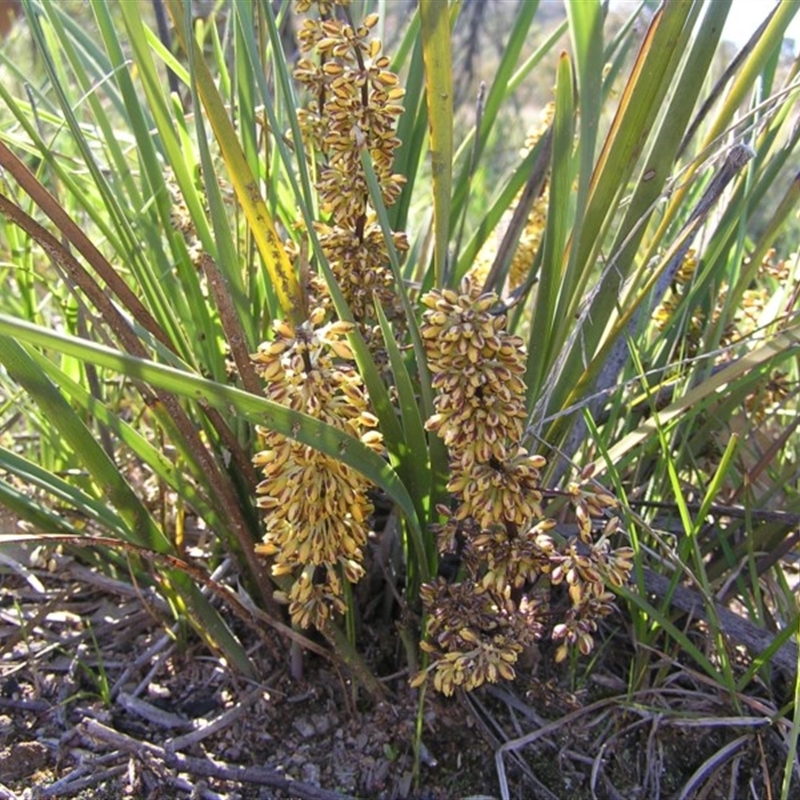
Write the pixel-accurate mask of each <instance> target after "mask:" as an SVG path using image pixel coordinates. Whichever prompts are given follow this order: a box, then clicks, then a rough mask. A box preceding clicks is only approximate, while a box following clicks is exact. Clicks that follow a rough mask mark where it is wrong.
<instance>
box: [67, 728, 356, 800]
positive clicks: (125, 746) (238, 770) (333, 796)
mask: <svg viewBox="0 0 800 800" xmlns="http://www.w3.org/2000/svg"><path fill="white" fill-rule="evenodd" d="M78 729H79V730H80V731H81V732H82V733H84V734H86V735H87V736H89V737H91V738H92V739H96V740H99V741H102V742H105V743H106V744H110V745H111V746H112V747H116V748H119V749H120V750H125V751H126V752H128V753H131V754H132V755H134V756H135V757H136V758H138V759H139V760H141V761H145V762H146V763H152V762H153V761H154V760H155V761H160V762H162V763H163V764H164V766H166V767H169V768H171V769H178V770H180V771H182V772H187V773H189V774H190V775H194V776H199V777H203V778H217V779H218V780H223V781H238V782H240V783H252V784H255V785H257V786H270V787H272V788H274V789H283V790H284V791H287V792H289V793H290V794H291V795H292V796H293V797H298V798H301V800H354V798H352V797H351V796H350V795H343V794H339V793H338V792H332V791H329V790H328V789H320V788H318V787H316V786H311V785H310V784H308V783H303V782H301V781H295V780H292V779H291V778H288V777H287V776H286V775H284V774H283V773H282V772H279V771H277V770H274V769H267V768H265V767H240V766H237V765H235V764H226V763H225V762H222V761H212V760H211V759H210V758H191V757H189V756H184V755H182V754H180V753H175V752H169V751H168V750H167V749H165V748H163V747H159V746H158V745H155V744H151V743H149V742H142V741H140V740H138V739H134V738H133V737H131V736H127V735H126V734H124V733H120V732H119V731H115V730H114V729H113V728H109V727H108V726H106V725H103V724H102V723H100V722H98V721H97V720H94V719H84V720H83V722H81V724H80V725H79V726H78Z"/></svg>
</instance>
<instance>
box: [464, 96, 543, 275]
mask: <svg viewBox="0 0 800 800" xmlns="http://www.w3.org/2000/svg"><path fill="white" fill-rule="evenodd" d="M554 113H555V104H554V103H548V104H547V105H546V106H545V108H544V109H543V111H542V113H541V115H540V119H539V121H538V123H537V125H536V126H535V127H534V128H533V129H532V130H531V131H530V132H529V133H528V135H527V136H526V137H525V144H524V146H523V147H522V149H521V150H520V156H521V157H522V158H525V157H526V156H527V155H528V153H530V151H531V150H533V148H534V147H535V146H536V145H537V144H538V142H539V140H540V139H541V138H542V136H544V134H545V132H546V131H547V129H548V128H549V126H550V125H551V124H552V121H553V114H554ZM521 194H522V192H520V193H519V194H518V195H517V197H516V200H515V201H514V203H513V204H512V205H511V206H510V207H509V209H508V210H507V211H506V212H505V213H504V214H503V217H502V219H501V220H500V224H499V225H498V226H497V228H496V229H495V231H494V232H493V234H492V236H491V237H490V238H489V239H488V241H487V242H486V243H485V244H484V246H483V247H482V248H481V249H480V251H479V253H478V255H477V257H476V259H475V263H474V265H473V267H472V268H471V269H470V273H469V274H470V276H471V277H472V279H473V280H475V281H480V282H481V283H483V282H484V281H485V280H486V278H487V276H488V274H489V271H490V270H491V268H492V264H493V263H494V259H495V257H496V255H497V251H498V249H499V247H500V242H501V241H502V238H503V235H504V234H505V230H506V228H508V226H509V224H510V223H511V218H512V216H513V215H514V208H515V207H516V206H517V204H518V203H519V198H520V196H521ZM549 202H550V186H549V183H548V182H547V181H545V183H544V186H543V187H542V190H541V192H540V193H539V196H538V197H537V198H536V199H535V200H534V201H533V205H532V206H531V210H530V212H529V213H528V219H527V220H526V222H525V227H524V228H523V229H522V232H521V233H520V237H519V242H518V243H517V246H516V249H515V250H514V255H513V256H512V258H511V264H510V266H509V268H508V281H507V283H508V288H509V290H511V291H513V290H514V289H517V288H518V287H519V286H521V285H522V284H523V283H524V282H525V280H526V279H527V277H528V273H529V272H530V269H531V267H532V266H533V262H534V259H535V258H536V254H537V253H538V251H539V246H540V245H541V243H542V237H543V236H544V231H545V228H546V226H547V207H548V204H549Z"/></svg>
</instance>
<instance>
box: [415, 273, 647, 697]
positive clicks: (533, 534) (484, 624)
mask: <svg viewBox="0 0 800 800" xmlns="http://www.w3.org/2000/svg"><path fill="white" fill-rule="evenodd" d="M422 302H423V304H424V305H425V306H427V309H428V310H427V311H426V312H425V313H424V315H423V320H422V327H421V332H422V336H423V339H424V341H425V347H426V355H427V358H428V363H429V366H430V368H431V372H432V373H433V376H434V377H433V381H432V385H433V387H434V389H435V390H437V391H438V395H437V397H436V400H435V409H436V413H435V414H434V415H433V416H432V417H431V418H430V419H429V420H428V423H427V428H428V429H429V430H431V431H433V432H435V433H437V434H438V435H439V436H440V437H441V438H442V439H443V441H444V442H445V444H446V445H447V447H448V450H449V452H450V472H451V477H450V481H449V483H448V485H447V488H448V490H449V491H450V492H451V493H452V495H453V498H454V506H453V508H447V507H440V509H439V510H440V512H441V513H442V514H443V515H445V516H446V517H447V521H446V522H445V523H444V524H443V525H441V526H439V529H438V532H439V550H440V552H442V553H455V554H457V555H458V557H459V559H460V561H461V562H462V563H463V566H464V571H465V573H466V575H465V578H464V579H463V580H462V581H460V582H447V581H445V580H444V579H443V578H439V579H438V580H437V581H436V582H435V583H430V584H427V585H425V586H423V588H422V591H421V595H422V600H423V604H424V606H425V608H426V610H427V612H428V618H427V623H426V631H425V633H426V638H425V641H424V642H423V643H422V647H423V649H424V650H426V651H427V652H428V653H430V654H431V655H432V662H431V665H430V667H429V668H428V669H427V670H425V671H423V672H421V673H418V674H417V675H416V676H415V677H414V678H413V680H412V683H413V684H414V685H419V684H421V683H422V682H424V680H425V679H426V676H427V673H428V672H433V680H434V687H435V688H436V689H438V690H440V691H442V692H443V693H445V694H452V692H453V691H454V690H455V688H456V687H457V686H461V687H463V688H464V689H466V690H470V689H474V688H476V687H477V686H480V685H481V684H482V683H484V682H485V681H490V682H494V681H496V680H498V679H500V678H503V679H506V680H510V679H512V678H513V677H514V675H515V671H514V666H513V665H514V664H515V663H516V662H517V660H518V658H519V656H520V654H521V653H523V651H525V650H526V649H529V648H531V647H532V646H533V645H534V643H535V640H536V639H539V638H541V637H542V636H543V635H544V633H545V632H546V631H547V630H550V632H551V635H552V637H553V638H554V639H556V640H560V641H561V644H560V645H559V647H558V649H557V651H556V660H558V661H560V660H562V659H563V658H565V657H566V655H567V653H568V651H569V648H570V647H571V646H573V645H574V646H577V647H578V648H579V649H580V651H581V652H583V653H587V652H589V650H591V648H592V646H593V638H592V633H593V632H594V631H595V630H596V627H597V623H596V620H597V619H598V618H599V617H602V616H605V615H606V614H608V613H610V612H611V610H612V605H611V602H612V600H613V595H611V594H610V593H609V592H607V591H606V589H605V586H604V582H603V581H604V579H606V580H610V581H611V582H613V583H614V584H616V585H621V584H622V582H623V581H625V580H627V577H628V573H629V571H630V568H631V557H632V552H631V551H630V549H629V548H621V549H620V550H617V551H613V552H611V551H609V548H608V544H607V539H606V537H605V536H604V537H603V538H601V540H600V541H599V542H594V541H593V537H592V524H591V518H592V517H594V516H598V515H601V514H603V513H604V512H605V510H606V509H607V508H609V507H612V506H613V505H614V502H615V501H614V498H612V497H611V496H610V495H606V494H604V493H596V492H592V491H590V490H586V489H584V487H583V486H582V485H580V484H578V483H575V484H572V485H571V486H570V489H569V496H570V499H571V501H572V504H573V507H574V509H575V515H576V520H577V521H578V528H579V538H578V540H575V541H571V542H568V543H566V544H565V545H564V546H562V547H559V546H557V545H556V543H555V541H554V540H553V539H552V538H551V537H550V536H549V535H548V531H549V530H551V529H552V528H553V527H554V525H555V523H554V521H553V520H550V519H547V518H546V517H545V516H544V514H543V511H542V507H541V500H542V492H541V489H540V484H539V478H540V470H541V468H542V467H543V466H544V465H545V460H544V458H542V457H541V456H539V455H529V454H528V453H527V452H526V451H525V449H524V448H523V447H522V446H521V442H522V435H523V428H524V422H525V384H524V383H523V381H522V378H521V375H522V374H523V372H524V369H525V366H524V365H525V351H524V347H523V344H522V340H521V339H520V338H519V337H517V336H514V335H512V334H509V333H508V332H507V331H506V329H505V328H506V319H505V316H504V315H502V314H498V313H495V310H494V309H495V308H496V307H497V306H498V297H497V296H496V295H495V294H481V293H480V290H479V289H478V287H477V284H476V283H474V282H472V281H471V280H470V279H469V278H467V279H465V281H464V282H463V283H462V285H461V287H460V291H459V292H458V293H457V292H454V291H452V290H448V289H443V290H434V291H432V292H429V293H428V294H427V295H425V296H424V297H423V298H422ZM585 477H587V478H588V476H585ZM614 524H615V523H609V529H608V531H607V533H610V532H611V530H612V527H613V525H614ZM561 583H564V584H566V585H567V587H568V591H567V595H568V598H569V607H568V608H567V609H566V611H565V612H564V614H563V621H562V622H560V623H558V624H556V625H555V626H553V625H552V624H550V623H551V618H552V614H553V611H554V606H553V604H552V603H551V602H550V588H551V587H552V586H556V585H558V584H561Z"/></svg>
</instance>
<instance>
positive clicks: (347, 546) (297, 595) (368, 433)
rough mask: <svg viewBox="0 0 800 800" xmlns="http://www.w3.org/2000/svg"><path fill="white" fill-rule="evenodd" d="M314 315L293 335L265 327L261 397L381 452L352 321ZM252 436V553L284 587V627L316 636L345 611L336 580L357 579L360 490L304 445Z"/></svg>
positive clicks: (345, 470) (267, 434) (365, 507)
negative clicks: (311, 630) (268, 560)
mask: <svg viewBox="0 0 800 800" xmlns="http://www.w3.org/2000/svg"><path fill="white" fill-rule="evenodd" d="M324 315H325V312H324V310H323V309H317V310H315V311H314V312H313V313H312V314H311V318H310V319H309V320H308V322H306V323H304V324H303V325H300V326H298V327H296V328H295V327H293V326H291V325H289V324H288V323H286V322H276V323H275V326H274V327H275V339H274V341H272V342H268V343H265V344H262V345H261V347H259V350H258V353H257V354H256V356H255V361H256V367H257V369H258V371H259V372H260V374H261V376H262V377H263V378H264V380H265V382H266V385H267V389H266V393H267V396H268V397H269V398H270V399H271V400H274V401H275V402H278V403H281V404H282V405H285V406H287V407H289V408H292V409H295V410H297V411H304V412H305V413H307V414H310V415H312V416H314V417H316V418H317V419H320V420H322V421H323V422H327V423H328V424H330V425H333V426H334V427H336V428H339V429H340V430H343V431H345V432H347V433H349V434H350V435H351V436H354V437H356V438H358V439H360V440H361V441H362V442H363V443H364V444H365V445H367V446H368V447H370V448H372V449H374V450H376V451H377V452H382V450H383V439H382V437H381V434H380V433H379V432H378V431H376V430H375V425H376V424H377V419H376V418H375V417H374V416H373V415H372V414H371V413H370V411H369V402H368V399H367V395H366V392H365V391H364V387H363V384H362V382H361V377H360V375H359V374H358V371H357V370H356V369H355V367H354V366H353V364H352V360H353V356H352V352H351V350H350V346H349V345H348V343H347V340H346V338H345V337H346V335H347V333H348V332H349V331H350V329H351V328H352V323H346V322H331V323H328V324H324V325H323V324H321V323H322V320H323V318H324ZM258 433H259V436H260V439H261V443H262V447H263V449H262V450H261V452H259V453H257V454H256V456H255V458H254V463H255V465H256V466H257V467H259V468H260V469H261V470H262V473H263V475H264V480H263V481H261V483H260V484H259V485H258V487H257V492H258V494H259V495H260V497H259V500H258V505H259V507H260V508H263V509H264V510H266V511H268V512H269V513H268V515H267V520H266V534H265V536H264V541H263V543H262V544H260V545H258V546H257V547H256V551H257V552H258V553H260V554H261V555H266V556H271V557H272V559H273V567H272V571H273V574H275V575H276V576H280V575H290V576H291V577H292V578H293V579H294V582H293V584H292V587H291V589H290V591H289V592H288V595H286V599H287V600H288V602H289V613H290V615H291V617H292V620H293V621H294V622H295V623H296V624H298V625H300V626H301V627H303V628H307V627H309V626H310V625H314V626H315V627H317V628H324V627H325V625H326V623H327V621H328V619H329V618H330V616H331V614H332V613H334V612H336V613H343V612H344V610H345V601H344V591H343V586H342V579H343V578H344V579H345V580H347V581H349V582H350V583H356V582H358V580H359V579H360V578H361V576H362V575H363V573H364V568H363V566H362V562H363V548H364V545H365V544H366V541H367V535H368V533H369V523H368V520H369V517H370V514H371V513H372V510H373V509H372V504H371V503H370V501H369V498H368V494H367V493H368V490H369V488H370V484H369V482H368V481H367V480H366V479H365V478H363V477H362V476H361V475H360V474H359V473H358V472H356V471H355V470H354V469H352V468H351V467H349V466H347V465H346V464H343V463H342V462H341V461H338V460H336V459H335V458H332V457H331V456H328V455H325V454H324V453H321V452H319V451H318V450H315V449H314V448H312V447H309V446H308V445H304V444H302V443H301V442H297V441H295V440H294V439H290V438H288V437H286V436H283V435H282V434H279V433H276V432H275V431H270V430H267V429H264V428H262V429H259V432H258Z"/></svg>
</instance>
